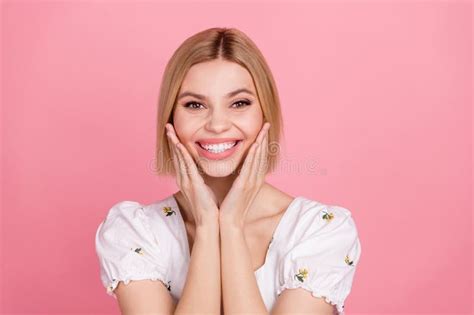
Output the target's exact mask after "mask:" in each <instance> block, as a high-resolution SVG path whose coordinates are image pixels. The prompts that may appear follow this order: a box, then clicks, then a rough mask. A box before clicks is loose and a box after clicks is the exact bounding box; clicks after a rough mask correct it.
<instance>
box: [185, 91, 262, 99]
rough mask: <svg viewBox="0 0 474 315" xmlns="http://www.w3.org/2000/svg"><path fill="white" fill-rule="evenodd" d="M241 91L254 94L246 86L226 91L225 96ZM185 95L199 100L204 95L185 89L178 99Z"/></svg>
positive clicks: (203, 97)
mask: <svg viewBox="0 0 474 315" xmlns="http://www.w3.org/2000/svg"><path fill="white" fill-rule="evenodd" d="M242 92H245V93H248V94H250V95H253V96H254V94H253V93H252V91H250V90H249V89H246V88H241V89H237V90H235V91H232V92H229V93H227V95H226V96H227V97H232V96H234V95H237V94H239V93H242ZM185 96H194V97H195V98H198V99H200V100H205V99H206V97H205V96H204V95H201V94H197V93H193V92H189V91H186V92H183V93H181V94H180V95H179V96H178V100H179V99H181V98H183V97H185Z"/></svg>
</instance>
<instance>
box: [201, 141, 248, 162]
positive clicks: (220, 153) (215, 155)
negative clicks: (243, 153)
mask: <svg viewBox="0 0 474 315" xmlns="http://www.w3.org/2000/svg"><path fill="white" fill-rule="evenodd" d="M241 142H242V140H236V141H229V142H221V143H213V144H210V143H205V144H202V143H200V142H196V146H197V147H198V153H199V155H201V156H203V157H205V158H207V159H210V160H222V159H225V158H227V157H229V156H231V155H232V154H233V153H234V152H235V151H236V150H237V148H238V147H239V144H240V143H241Z"/></svg>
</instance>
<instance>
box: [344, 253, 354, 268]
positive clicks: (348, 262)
mask: <svg viewBox="0 0 474 315" xmlns="http://www.w3.org/2000/svg"><path fill="white" fill-rule="evenodd" d="M344 261H345V262H346V264H348V265H349V266H352V265H353V264H354V261H353V260H350V259H349V255H346V258H345V259H344Z"/></svg>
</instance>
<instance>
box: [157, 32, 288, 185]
mask: <svg viewBox="0 0 474 315" xmlns="http://www.w3.org/2000/svg"><path fill="white" fill-rule="evenodd" d="M216 59H223V60H226V61H231V62H235V63H237V64H239V65H241V66H243V67H244V68H246V69H247V70H248V71H249V73H250V75H251V76H252V78H253V81H254V84H255V88H256V92H257V97H258V100H259V103H260V105H261V107H262V112H263V118H264V121H268V122H270V124H271V126H270V129H269V130H268V143H269V147H268V153H269V154H268V160H267V162H268V169H267V173H269V172H273V171H274V169H275V167H276V165H277V163H278V159H279V153H280V146H279V141H280V133H282V132H283V128H282V127H283V120H282V117H281V109H280V99H279V97H278V91H277V88H276V84H275V81H274V79H273V75H272V73H271V71H270V68H269V66H268V65H267V62H266V61H265V58H264V57H263V55H262V53H261V52H260V50H259V49H258V48H257V46H256V45H255V44H254V42H253V41H252V40H251V39H250V38H249V37H248V36H247V35H245V34H244V33H243V32H241V31H239V30H237V29H235V28H218V27H215V28H210V29H207V30H204V31H201V32H199V33H197V34H195V35H193V36H191V37H189V38H188V39H186V40H185V41H184V42H183V43H182V44H181V45H180V46H179V47H178V49H177V50H176V51H175V52H174V54H173V55H172V57H171V59H170V60H169V61H168V64H167V65H166V68H165V71H164V73H163V78H162V83H161V88H160V94H159V101H158V119H157V132H156V136H157V138H156V140H157V144H156V165H155V167H156V172H157V174H159V175H165V176H166V175H172V176H174V175H175V174H176V173H175V169H174V165H173V163H172V160H171V157H172V154H171V152H170V148H169V143H168V138H167V136H166V130H165V125H166V123H171V124H172V123H173V121H172V120H173V111H174V106H175V103H176V98H177V96H178V93H179V89H180V88H181V84H182V82H183V80H184V77H185V75H186V73H187V72H188V70H189V69H190V68H191V66H193V65H195V64H197V63H201V62H206V61H212V60H216Z"/></svg>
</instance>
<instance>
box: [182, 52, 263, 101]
mask: <svg viewBox="0 0 474 315" xmlns="http://www.w3.org/2000/svg"><path fill="white" fill-rule="evenodd" d="M239 88H247V89H249V90H251V91H252V92H255V87H254V84H253V79H252V76H251V75H250V73H249V72H248V71H247V69H245V68H244V67H242V66H241V65H239V64H237V63H235V62H230V61H224V60H213V61H208V62H202V63H198V64H195V65H193V66H192V67H191V68H190V69H189V71H188V72H187V73H186V76H185V78H184V80H183V83H182V84H181V89H180V91H181V92H183V91H191V92H195V93H200V94H206V95H214V96H224V95H225V94H227V93H228V92H230V91H233V90H236V89H239Z"/></svg>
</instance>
